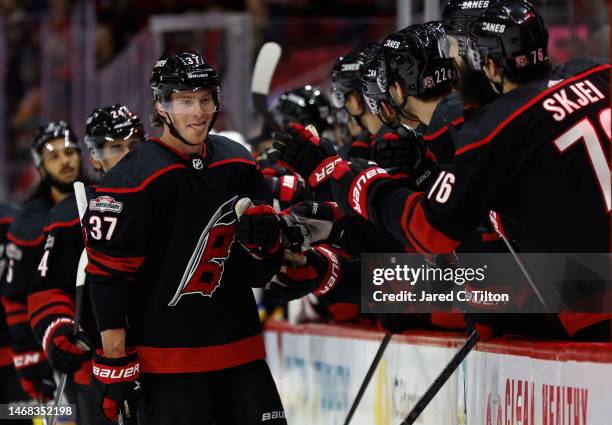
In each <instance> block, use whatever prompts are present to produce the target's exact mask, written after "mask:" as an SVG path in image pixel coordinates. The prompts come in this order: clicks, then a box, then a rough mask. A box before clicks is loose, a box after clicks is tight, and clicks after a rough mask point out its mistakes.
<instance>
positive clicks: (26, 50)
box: [0, 0, 610, 202]
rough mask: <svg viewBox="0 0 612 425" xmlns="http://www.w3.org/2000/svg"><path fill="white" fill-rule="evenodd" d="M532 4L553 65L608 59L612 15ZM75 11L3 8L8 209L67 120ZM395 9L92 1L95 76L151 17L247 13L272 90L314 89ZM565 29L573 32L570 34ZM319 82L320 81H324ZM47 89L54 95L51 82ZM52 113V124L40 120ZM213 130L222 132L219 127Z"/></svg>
mask: <svg viewBox="0 0 612 425" xmlns="http://www.w3.org/2000/svg"><path fill="white" fill-rule="evenodd" d="M424 1H426V0H414V1H413V2H412V4H413V9H414V10H415V11H417V12H418V11H420V13H422V11H423V7H424V4H423V3H424ZM534 3H535V4H536V5H540V6H542V7H543V10H545V11H547V12H546V13H547V14H548V16H547V22H549V23H550V24H551V26H554V25H559V26H561V27H563V26H566V29H567V30H561V31H560V32H559V35H560V38H558V40H557V41H556V42H555V40H551V57H552V58H553V60H556V61H557V62H562V61H565V60H567V59H568V58H569V57H571V56H575V53H576V52H580V53H581V54H587V55H590V56H598V55H602V54H603V55H607V54H609V40H610V35H609V34H610V27H609V15H608V14H607V13H603V11H605V10H606V8H607V7H608V4H607V1H605V0H572V1H569V0H538V1H534ZM78 4H80V3H79V2H78V1H76V0H46V1H45V0H26V1H16V0H3V1H0V17H1V18H2V33H3V37H4V40H3V41H4V43H3V44H4V50H3V63H4V70H3V74H4V82H3V90H2V91H3V92H4V95H3V98H4V103H5V111H6V113H5V115H4V117H3V119H4V125H3V126H0V129H2V128H4V135H0V137H4V140H3V142H4V143H0V149H4V158H5V163H4V165H5V166H6V167H7V169H6V170H5V172H4V173H0V176H3V177H0V178H5V179H7V180H8V183H7V184H8V189H9V191H8V193H9V196H8V198H9V199H6V200H10V201H14V202H16V201H20V200H21V199H22V198H23V195H24V194H25V192H27V189H26V188H27V187H29V186H30V185H31V184H32V183H33V180H34V179H35V178H36V177H35V173H33V172H32V170H30V169H27V168H26V167H24V165H23V164H27V161H28V159H29V144H30V141H31V139H32V136H33V133H34V131H35V130H36V129H37V128H38V126H39V125H40V124H41V123H42V122H43V121H48V120H49V119H65V118H66V117H69V116H70V115H69V112H70V111H69V108H70V101H69V99H70V96H71V87H70V83H71V81H70V78H71V72H73V71H72V67H73V64H72V62H71V60H72V59H73V58H71V49H73V48H74V46H73V40H72V39H71V34H70V32H71V25H70V22H71V17H72V15H73V11H74V9H75V6H77V5H78ZM396 6H397V5H396V1H395V0H376V1H368V0H337V1H322V0H299V1H287V0H230V1H223V2H218V1H212V0H182V1H176V0H153V1H149V0H120V1H110V0H97V1H95V11H96V30H95V49H96V52H95V54H96V66H97V67H98V68H99V69H101V68H103V67H104V66H105V65H106V64H108V63H109V62H111V61H112V59H113V58H114V57H115V56H116V55H117V54H118V53H119V52H121V51H122V49H123V48H125V46H126V45H128V43H130V40H131V39H132V37H133V36H134V35H135V34H137V33H138V32H139V31H140V30H142V29H143V28H145V27H146V25H147V23H148V20H149V17H150V16H151V15H159V14H182V13H190V12H198V13H201V12H248V13H249V14H250V15H251V16H252V17H253V18H254V34H253V40H254V43H253V48H254V49H258V48H259V46H260V45H261V44H262V43H263V42H265V41H269V40H272V41H278V42H281V44H283V45H284V47H286V46H287V45H289V47H290V49H288V50H290V53H289V56H286V55H285V56H284V58H285V59H286V61H285V63H284V66H283V67H282V69H281V70H280V75H278V76H277V78H276V79H275V82H276V83H277V84H278V85H279V86H283V87H287V86H297V85H300V84H301V83H302V82H301V81H297V80H299V77H297V79H296V75H300V74H302V73H310V75H309V81H311V82H314V83H319V82H318V81H317V79H316V78H313V75H312V74H313V71H312V69H313V68H316V67H315V66H313V64H315V65H320V66H319V67H318V68H317V69H319V68H320V69H325V70H327V69H329V67H330V66H331V64H332V63H333V60H334V58H335V57H337V56H338V55H339V54H341V53H342V52H344V51H347V50H349V49H350V48H354V47H356V46H358V45H362V44H364V43H366V42H368V41H375V40H379V39H381V37H383V36H384V35H385V34H386V33H388V32H389V31H391V30H393V28H392V26H393V25H395V16H396ZM378 18H379V19H378ZM377 19H378V20H377ZM568 25H572V26H573V29H572V30H569V27H567V26H568ZM205 36H206V37H207V38H209V39H211V40H212V41H214V38H215V37H216V38H218V39H219V40H221V39H222V35H220V34H218V33H217V34H215V33H207V34H206V35H205ZM186 37H187V38H190V37H191V35H190V34H176V35H175V36H174V40H171V42H170V43H169V44H173V43H174V44H176V45H177V48H179V49H181V48H184V46H183V45H184V44H185V40H184V39H185V38H186ZM551 38H552V37H551ZM43 39H44V43H43V42H42V41H43ZM211 40H207V45H210V46H213V45H214V44H217V43H213V42H211ZM220 43H222V41H220ZM43 48H45V49H47V53H49V54H48V55H45V56H44V57H46V58H47V59H46V61H43V59H42V58H43V52H42V51H41V50H42V49H43ZM213 48H214V47H213ZM45 69H46V70H47V71H46V72H47V73H46V74H45ZM314 74H316V72H314ZM0 75H1V74H0ZM43 75H47V77H46V78H47V79H51V80H52V83H53V84H52V88H53V89H52V99H48V98H47V99H44V96H43V94H42V93H43V92H44V93H49V91H48V90H47V91H44V90H43V85H44V84H45V81H43V80H44V77H43ZM321 76H322V77H324V79H326V77H327V75H326V73H323V74H322V75H321ZM315 77H316V75H315ZM60 82H61V84H60ZM47 84H48V85H51V83H49V81H47ZM45 101H46V102H47V103H46V107H45ZM50 113H53V115H54V116H46V115H49V114H50ZM220 124H221V125H223V120H222V121H220ZM246 136H247V137H248V136H249V135H246ZM0 193H1V191H0Z"/></svg>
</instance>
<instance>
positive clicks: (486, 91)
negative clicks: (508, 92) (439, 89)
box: [457, 66, 499, 108]
mask: <svg viewBox="0 0 612 425" xmlns="http://www.w3.org/2000/svg"><path fill="white" fill-rule="evenodd" d="M458 69H459V78H458V81H457V90H458V91H459V97H461V100H462V101H463V102H464V103H465V104H466V105H470V106H472V107H475V108H481V107H483V106H485V105H486V104H488V103H491V102H492V101H494V100H495V99H497V98H498V97H499V94H497V93H495V91H494V90H493V87H491V83H490V82H489V79H488V78H487V76H486V75H485V74H484V73H483V72H481V71H474V70H473V69H469V68H468V67H466V66H460V67H458Z"/></svg>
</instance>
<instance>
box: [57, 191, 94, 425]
mask: <svg viewBox="0 0 612 425" xmlns="http://www.w3.org/2000/svg"><path fill="white" fill-rule="evenodd" d="M73 187H74V195H75V199H76V204H77V209H78V211H79V222H80V223H81V228H83V216H84V215H85V210H86V208H87V197H86V195H85V186H84V185H83V183H81V182H74V184H73ZM86 266H87V251H86V250H85V249H83V251H82V252H81V257H80V258H79V265H78V267H77V277H76V283H75V291H76V293H75V314H74V326H73V328H72V336H73V337H76V335H77V332H78V330H79V322H80V321H81V304H82V302H83V286H84V285H85V267H86ZM76 344H77V345H78V346H79V348H81V349H83V350H91V347H89V346H87V345H86V344H85V343H84V342H83V341H77V343H76ZM67 381H68V374H64V375H62V379H61V380H60V385H59V387H58V389H57V395H56V396H55V398H54V399H53V411H55V410H56V409H55V408H56V407H57V405H58V403H59V402H60V400H61V398H62V396H63V395H64V391H65V389H66V383H67ZM56 420H57V416H56V415H53V417H52V418H51V425H55V422H56Z"/></svg>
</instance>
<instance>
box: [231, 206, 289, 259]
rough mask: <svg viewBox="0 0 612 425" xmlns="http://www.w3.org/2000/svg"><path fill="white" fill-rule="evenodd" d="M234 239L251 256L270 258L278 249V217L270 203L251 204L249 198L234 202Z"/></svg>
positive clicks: (279, 225) (279, 245)
mask: <svg viewBox="0 0 612 425" xmlns="http://www.w3.org/2000/svg"><path fill="white" fill-rule="evenodd" d="M236 215H237V216H238V225H237V226H236V239H237V240H238V242H240V244H241V245H242V246H244V247H245V248H246V249H247V250H248V251H249V252H250V253H251V254H252V255H253V256H255V257H257V258H259V259H263V258H271V257H273V256H274V255H275V254H277V253H278V252H279V251H280V248H281V237H280V234H281V233H280V229H281V224H280V219H279V218H278V217H277V215H276V211H274V208H272V207H271V206H270V205H256V206H255V205H253V203H252V202H251V200H250V199H249V198H242V199H240V200H239V201H238V202H237V203H236Z"/></svg>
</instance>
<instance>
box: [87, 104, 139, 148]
mask: <svg viewBox="0 0 612 425" xmlns="http://www.w3.org/2000/svg"><path fill="white" fill-rule="evenodd" d="M84 139H85V145H86V146H87V148H88V149H89V151H90V152H91V153H92V154H93V155H94V156H96V155H98V152H99V151H100V149H101V148H102V147H103V146H104V143H106V142H109V141H113V140H123V141H127V140H133V139H139V140H141V141H144V140H145V131H144V127H143V125H142V121H141V120H140V118H139V117H138V115H136V114H135V113H133V112H132V111H130V110H129V109H128V107H127V106H125V105H113V106H105V107H104V108H99V109H96V110H95V111H93V112H92V113H91V115H90V116H89V117H88V118H87V122H86V124H85V138H84Z"/></svg>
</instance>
